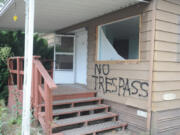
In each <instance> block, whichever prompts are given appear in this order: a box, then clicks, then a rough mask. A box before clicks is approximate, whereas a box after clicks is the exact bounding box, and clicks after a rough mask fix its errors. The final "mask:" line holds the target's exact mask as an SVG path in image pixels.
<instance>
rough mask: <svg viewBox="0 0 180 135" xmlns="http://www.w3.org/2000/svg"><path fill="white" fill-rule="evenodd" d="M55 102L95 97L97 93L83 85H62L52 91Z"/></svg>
mask: <svg viewBox="0 0 180 135" xmlns="http://www.w3.org/2000/svg"><path fill="white" fill-rule="evenodd" d="M52 94H53V100H65V99H75V98H86V97H94V96H95V95H96V92H95V91H93V90H89V89H88V88H87V87H86V86H85V85H81V84H62V85H57V88H56V89H55V90H53V91H52Z"/></svg>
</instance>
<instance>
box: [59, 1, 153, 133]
mask: <svg viewBox="0 0 180 135" xmlns="http://www.w3.org/2000/svg"><path fill="white" fill-rule="evenodd" d="M139 14H140V15H142V19H141V31H140V61H130V62H121V63H116V62H114V63H111V64H107V63H102V64H97V63H96V61H95V55H96V36H97V35H96V27H97V26H98V25H101V24H104V23H108V22H112V21H115V20H118V19H124V18H127V17H131V16H135V15H139ZM81 27H86V28H87V30H88V66H87V69H88V73H87V77H88V78H87V87H88V88H89V89H91V90H96V91H97V92H98V95H99V96H101V97H103V98H104V99H105V103H107V104H110V105H112V110H113V111H114V112H118V113H119V114H120V119H122V120H124V121H127V122H128V123H129V129H131V130H133V131H136V132H141V131H145V130H146V118H144V117H142V116H138V115H137V110H142V111H146V110H147V108H148V95H149V89H148V85H149V74H150V73H149V70H150V53H151V50H150V48H151V43H152V42H151V40H152V3H150V4H149V5H148V4H145V3H141V4H138V5H134V6H131V7H128V8H125V9H122V10H119V11H116V12H113V13H109V14H107V15H104V16H101V17H98V18H95V19H92V20H89V21H87V22H83V23H80V24H77V25H74V26H72V27H68V28H65V29H62V30H59V31H57V33H66V32H68V31H73V30H75V29H78V28H81ZM116 88H117V90H116ZM121 108H122V109H121ZM123 108H124V109H123ZM125 116H126V117H125Z"/></svg>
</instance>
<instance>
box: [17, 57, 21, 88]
mask: <svg viewBox="0 0 180 135" xmlns="http://www.w3.org/2000/svg"><path fill="white" fill-rule="evenodd" d="M19 64H20V62H19V57H17V59H16V68H17V69H16V71H17V88H18V90H20V65H19Z"/></svg>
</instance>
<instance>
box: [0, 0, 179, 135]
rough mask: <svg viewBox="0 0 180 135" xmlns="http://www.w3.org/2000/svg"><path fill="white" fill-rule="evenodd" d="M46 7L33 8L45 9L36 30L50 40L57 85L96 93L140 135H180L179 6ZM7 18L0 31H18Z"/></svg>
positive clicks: (137, 1) (133, 2)
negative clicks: (49, 34) (146, 133)
mask: <svg viewBox="0 0 180 135" xmlns="http://www.w3.org/2000/svg"><path fill="white" fill-rule="evenodd" d="M19 1H20V0H19ZM47 2H48V1H47V0H45V2H43V3H41V2H40V1H37V2H36V4H37V6H40V5H41V6H42V7H46V8H47V9H46V8H41V9H38V8H37V16H36V18H35V22H36V19H37V20H38V19H39V20H41V21H40V23H39V22H38V21H37V25H35V29H36V30H37V31H41V32H50V33H54V34H51V38H50V39H49V42H51V43H52V44H54V46H55V49H54V50H55V51H54V52H55V53H54V75H53V81H54V82H55V83H56V84H61V85H62V84H66V86H68V84H83V86H85V87H86V88H87V89H88V90H91V91H94V92H97V97H101V98H103V99H104V104H106V105H110V106H111V111H112V112H114V113H117V114H119V119H120V120H122V121H124V122H127V123H128V129H129V130H131V131H133V132H134V133H136V134H137V135H138V134H140V133H143V132H144V133H145V132H147V131H148V132H150V134H151V135H176V134H177V135H178V134H180V113H179V112H180V100H179V98H180V77H179V74H180V63H179V62H180V56H179V48H180V1H179V0H151V1H145V0H126V1H113V0H112V1H105V0H97V1H96V2H90V1H81V0H77V1H76V2H75V1H72V0H69V1H66V2H67V3H66V2H65V1H62V4H68V2H69V5H68V6H67V5H61V2H59V3H60V4H59V5H58V4H55V5H54V4H52V3H48V4H49V5H46V4H47ZM71 2H72V3H71ZM78 2H79V3H78ZM18 4H20V5H21V2H18V0H17V6H18ZM51 6H54V8H50V7H51ZM77 7H78V8H77ZM48 8H49V10H51V11H49V12H48V11H47V10H48ZM19 9H20V7H19ZM61 9H62V10H61ZM17 10H18V8H17ZM56 10H57V11H56ZM38 11H39V12H38ZM58 11H59V12H58ZM61 11H62V12H61ZM17 12H18V13H19V14H20V16H22V17H23V15H22V13H20V12H19V11H17ZM11 14H13V8H10V9H9V11H7V12H6V13H5V14H4V15H3V16H1V17H0V19H1V18H2V19H1V20H0V28H2V29H5V28H9V29H19V28H20V29H21V28H23V26H22V24H23V22H16V23H15V24H14V23H13V22H11V21H10V23H9V24H7V23H6V21H8V20H10V16H11ZM44 14H46V17H42V15H44ZM53 15H54V16H53ZM38 17H39V18H38ZM58 17H61V18H58ZM52 18H54V20H51V19H52ZM45 19H47V20H45ZM48 19H49V20H48ZM72 20H73V21H72ZM20 21H21V20H20ZM61 85H60V86H61ZM63 86H64V85H63ZM65 89H66V88H65ZM65 89H64V90H65ZM76 89H78V88H77V87H76ZM65 91H66V90H65Z"/></svg>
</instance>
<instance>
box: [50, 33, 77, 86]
mask: <svg viewBox="0 0 180 135" xmlns="http://www.w3.org/2000/svg"><path fill="white" fill-rule="evenodd" d="M55 37H73V38H74V40H73V69H72V70H69V71H68V70H65V69H56V54H65V55H70V54H69V53H64V52H63V53H56V44H54V58H53V59H54V68H53V73H54V75H53V80H55V73H56V71H57V72H58V71H67V72H71V71H72V72H73V82H72V83H67V84H74V83H75V67H76V65H75V64H76V63H75V58H76V53H75V35H70V34H69V35H65V34H58V35H55ZM55 40H56V39H55ZM57 84H61V83H57Z"/></svg>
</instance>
